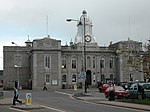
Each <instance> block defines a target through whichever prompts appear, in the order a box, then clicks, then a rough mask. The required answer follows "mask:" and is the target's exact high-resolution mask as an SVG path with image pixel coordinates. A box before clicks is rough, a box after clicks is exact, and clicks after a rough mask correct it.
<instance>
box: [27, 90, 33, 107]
mask: <svg viewBox="0 0 150 112" xmlns="http://www.w3.org/2000/svg"><path fill="white" fill-rule="evenodd" d="M31 102H32V95H31V93H26V105H27V106H31Z"/></svg>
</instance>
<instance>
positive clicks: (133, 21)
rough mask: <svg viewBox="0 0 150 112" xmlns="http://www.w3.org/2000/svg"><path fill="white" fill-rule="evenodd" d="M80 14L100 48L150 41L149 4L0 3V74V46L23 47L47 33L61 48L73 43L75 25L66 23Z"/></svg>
mask: <svg viewBox="0 0 150 112" xmlns="http://www.w3.org/2000/svg"><path fill="white" fill-rule="evenodd" d="M83 10H86V11H87V15H88V17H90V18H91V19H92V23H93V34H94V36H95V38H96V41H97V43H98V45H100V46H107V45H109V43H110V41H112V43H115V42H118V41H126V40H127V39H128V37H130V39H132V40H135V41H141V42H143V43H145V42H147V40H148V39H149V37H150V0H0V70H2V69H3V46H13V45H12V44H11V42H15V43H16V44H17V45H18V46H24V45H25V43H24V42H25V41H27V40H28V35H29V39H30V40H31V41H33V40H34V39H38V38H44V37H46V36H47V29H48V34H49V35H50V37H52V38H54V39H59V40H61V41H62V45H63V44H66V43H69V42H70V41H71V39H72V40H73V41H74V38H75V35H76V33H77V27H76V22H72V23H68V22H67V21H66V19H67V18H73V19H79V18H80V16H81V15H82V11H83ZM47 17H48V19H47ZM47 25H48V28H47Z"/></svg>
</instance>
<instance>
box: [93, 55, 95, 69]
mask: <svg viewBox="0 0 150 112" xmlns="http://www.w3.org/2000/svg"><path fill="white" fill-rule="evenodd" d="M95 62H96V61H95V57H94V58H93V68H96V67H95Z"/></svg>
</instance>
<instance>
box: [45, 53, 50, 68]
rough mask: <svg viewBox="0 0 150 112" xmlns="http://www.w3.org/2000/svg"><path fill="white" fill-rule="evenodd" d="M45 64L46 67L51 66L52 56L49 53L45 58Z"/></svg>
mask: <svg viewBox="0 0 150 112" xmlns="http://www.w3.org/2000/svg"><path fill="white" fill-rule="evenodd" d="M44 64H45V68H48V69H49V68H50V56H49V55H47V56H45V59H44Z"/></svg>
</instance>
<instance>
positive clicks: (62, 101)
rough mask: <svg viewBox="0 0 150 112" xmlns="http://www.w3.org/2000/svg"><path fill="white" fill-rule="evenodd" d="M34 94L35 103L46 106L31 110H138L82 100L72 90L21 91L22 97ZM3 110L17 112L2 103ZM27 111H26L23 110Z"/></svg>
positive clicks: (82, 111)
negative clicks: (76, 97) (73, 95)
mask: <svg viewBox="0 0 150 112" xmlns="http://www.w3.org/2000/svg"><path fill="white" fill-rule="evenodd" d="M27 92H30V93H31V94H32V99H33V104H40V105H42V106H43V107H44V108H42V109H35V110H30V112H127V111H128V112H138V110H131V109H126V108H120V107H113V106H109V105H108V106H106V105H100V104H95V103H89V102H85V101H80V100H77V99H74V98H73V97H71V94H72V92H71V91H61V92H60V91H24V90H22V91H20V92H19V93H20V98H23V99H24V98H25V94H26V93H27ZM12 95H13V92H12V91H11V92H7V93H5V97H10V96H12ZM0 109H1V110H2V112H5V111H8V112H17V111H22V110H16V109H13V108H11V107H10V106H3V105H0ZM23 112H25V111H23Z"/></svg>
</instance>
